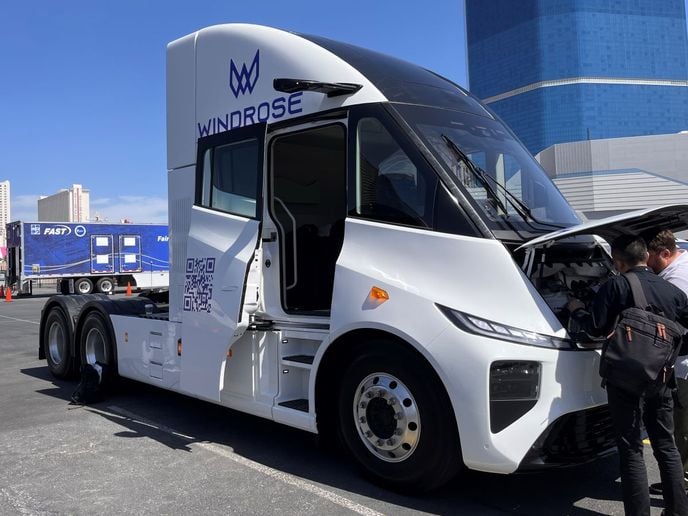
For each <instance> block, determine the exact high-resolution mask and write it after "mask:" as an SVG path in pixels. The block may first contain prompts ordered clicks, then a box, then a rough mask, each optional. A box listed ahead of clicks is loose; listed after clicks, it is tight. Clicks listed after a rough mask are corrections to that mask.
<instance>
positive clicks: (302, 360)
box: [282, 355, 315, 365]
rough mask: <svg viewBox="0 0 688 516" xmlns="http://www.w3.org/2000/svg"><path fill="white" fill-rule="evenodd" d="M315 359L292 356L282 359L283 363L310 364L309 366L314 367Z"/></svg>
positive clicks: (304, 356) (306, 356)
mask: <svg viewBox="0 0 688 516" xmlns="http://www.w3.org/2000/svg"><path fill="white" fill-rule="evenodd" d="M314 358H315V357H314V356H312V355H291V356H288V357H284V358H283V359H282V361H283V362H296V363H298V364H308V365H313V359H314Z"/></svg>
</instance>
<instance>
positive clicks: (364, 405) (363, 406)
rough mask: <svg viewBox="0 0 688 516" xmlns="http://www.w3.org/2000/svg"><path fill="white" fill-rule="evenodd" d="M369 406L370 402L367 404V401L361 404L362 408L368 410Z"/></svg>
mask: <svg viewBox="0 0 688 516" xmlns="http://www.w3.org/2000/svg"><path fill="white" fill-rule="evenodd" d="M367 406H368V402H367V401H362V402H361V405H360V407H361V408H363V409H364V408H366V407H367Z"/></svg>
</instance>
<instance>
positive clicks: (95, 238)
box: [91, 235, 115, 274]
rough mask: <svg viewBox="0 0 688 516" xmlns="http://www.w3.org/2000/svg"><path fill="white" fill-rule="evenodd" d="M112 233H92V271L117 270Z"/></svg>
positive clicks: (94, 272) (105, 271)
mask: <svg viewBox="0 0 688 516" xmlns="http://www.w3.org/2000/svg"><path fill="white" fill-rule="evenodd" d="M113 256H114V254H113V249H112V235H91V273H93V274H107V273H112V272H115V261H114V259H113Z"/></svg>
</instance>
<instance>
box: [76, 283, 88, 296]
mask: <svg viewBox="0 0 688 516" xmlns="http://www.w3.org/2000/svg"><path fill="white" fill-rule="evenodd" d="M76 289H77V290H78V291H79V293H80V294H88V293H89V292H90V291H91V287H90V286H89V284H88V283H87V282H86V281H80V282H79V283H77V285H76Z"/></svg>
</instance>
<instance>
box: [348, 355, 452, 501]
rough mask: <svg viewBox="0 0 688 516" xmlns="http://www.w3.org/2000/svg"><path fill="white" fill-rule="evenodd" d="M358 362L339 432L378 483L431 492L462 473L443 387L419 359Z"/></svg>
mask: <svg viewBox="0 0 688 516" xmlns="http://www.w3.org/2000/svg"><path fill="white" fill-rule="evenodd" d="M389 349H390V351H389V352H384V351H382V350H378V351H373V352H369V353H366V354H365V355H362V356H360V357H358V358H357V359H356V360H354V361H353V362H352V363H351V365H350V366H349V368H348V369H347V371H346V372H345V374H344V378H343V380H342V383H341V389H340V392H339V404H338V408H339V428H340V433H341V437H342V440H343V442H344V444H345V446H346V447H347V448H348V449H349V451H350V453H351V455H352V457H353V458H354V459H355V460H356V462H357V463H358V464H359V466H360V467H361V468H362V469H363V471H364V473H365V474H367V475H368V476H369V477H370V478H371V479H372V480H373V481H375V482H377V483H380V484H382V485H384V486H386V487H389V488H392V489H395V490H404V491H408V490H412V491H428V490H430V489H434V488H436V487H439V486H441V485H442V484H444V483H446V482H448V481H449V480H450V479H451V478H452V477H453V476H454V475H455V474H456V473H457V472H458V471H459V469H460V468H461V465H462V459H461V448H460V445H459V436H458V432H457V429H456V423H455V422H454V415H453V411H452V409H451V406H450V405H449V401H448V399H447V396H446V392H445V390H444V387H443V386H442V384H441V383H440V381H439V380H438V379H437V377H436V375H435V373H434V371H432V369H431V368H430V367H429V366H427V365H426V364H423V363H420V360H419V359H418V358H417V357H412V356H411V355H410V354H409V353H403V352H402V353H399V351H398V349H396V348H392V347H391V346H390V347H389Z"/></svg>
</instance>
